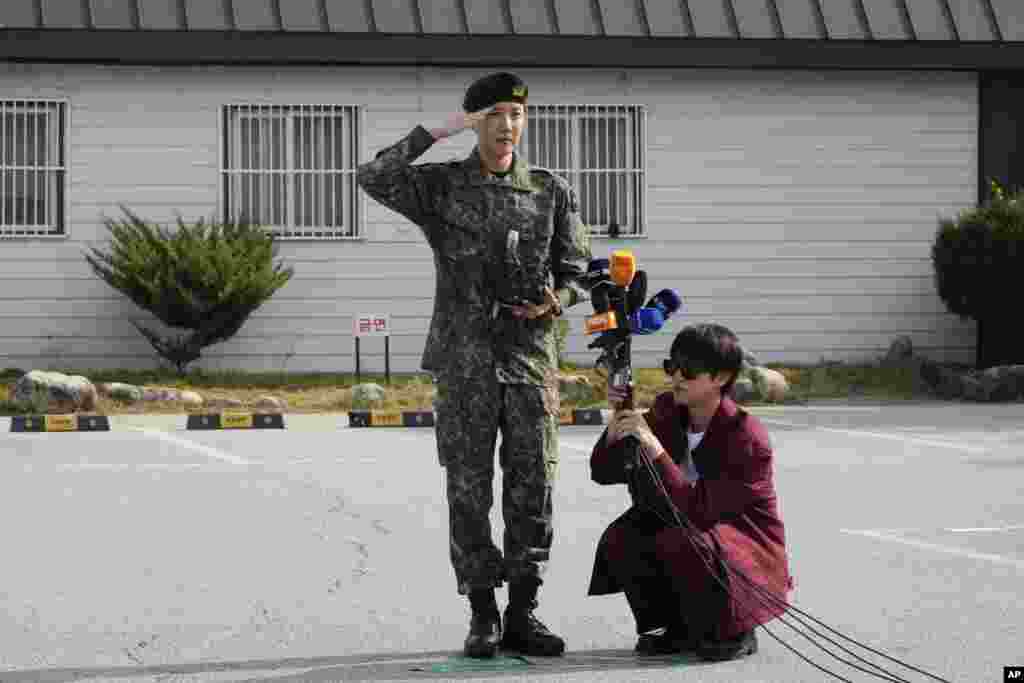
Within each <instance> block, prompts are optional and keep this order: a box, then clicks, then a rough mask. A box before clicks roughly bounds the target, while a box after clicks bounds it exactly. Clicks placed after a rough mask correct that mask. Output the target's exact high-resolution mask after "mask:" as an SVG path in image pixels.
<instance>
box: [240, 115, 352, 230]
mask: <svg viewBox="0 0 1024 683" xmlns="http://www.w3.org/2000/svg"><path fill="white" fill-rule="evenodd" d="M223 116H224V121H223V154H222V156H221V178H222V185H223V187H222V192H223V207H224V210H223V213H224V220H225V221H239V220H244V221H247V222H250V223H256V224H259V225H263V226H266V227H267V229H268V230H270V231H271V232H272V233H273V234H274V235H275V236H276V237H279V238H284V239H334V238H344V237H357V236H358V235H359V226H360V214H361V211H360V206H361V201H362V200H361V197H360V194H359V192H358V188H357V186H356V177H355V173H356V166H357V164H358V161H359V159H358V157H359V148H360V135H361V130H360V128H361V127H360V110H359V108H358V107H355V106H344V105H290V106H280V105H228V106H225V107H224V113H223Z"/></svg>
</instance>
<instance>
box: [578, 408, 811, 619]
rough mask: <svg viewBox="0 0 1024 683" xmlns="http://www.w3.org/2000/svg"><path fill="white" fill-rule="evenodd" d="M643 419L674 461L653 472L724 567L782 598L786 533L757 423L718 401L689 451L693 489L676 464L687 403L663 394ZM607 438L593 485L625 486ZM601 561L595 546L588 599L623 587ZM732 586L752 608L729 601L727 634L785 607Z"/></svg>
mask: <svg viewBox="0 0 1024 683" xmlns="http://www.w3.org/2000/svg"><path fill="white" fill-rule="evenodd" d="M644 417H645V419H646V420H647V423H648V424H649V425H650V426H651V431H653V432H654V435H655V436H657V437H658V440H659V441H660V442H661V444H662V446H663V447H664V448H665V450H666V451H668V453H669V455H670V456H671V457H672V459H673V461H674V462H673V463H666V462H664V460H662V461H659V465H658V467H659V469H660V474H661V477H662V479H663V480H664V482H665V486H666V488H667V489H668V491H669V495H670V496H671V498H672V500H673V502H674V503H675V505H676V507H677V508H678V509H679V511H680V512H681V513H682V514H684V515H686V517H688V518H689V519H690V521H691V522H693V524H694V525H695V526H696V527H697V528H698V529H699V530H700V531H701V532H704V533H703V535H704V536H705V539H706V540H707V541H708V542H709V543H712V544H714V545H717V546H718V547H720V548H721V549H722V553H723V556H724V558H725V560H726V562H728V563H729V564H730V565H731V566H732V567H734V568H736V569H739V570H740V571H742V572H743V573H744V574H745V575H746V576H747V577H749V578H750V579H751V580H753V581H754V582H756V583H757V584H759V585H761V586H763V587H764V588H766V589H768V590H769V591H770V592H771V593H772V594H774V595H775V596H777V597H779V598H781V599H783V600H785V599H786V597H787V594H788V592H789V590H791V589H792V586H793V583H792V579H791V577H790V574H789V562H788V559H787V555H786V541H785V528H784V526H783V523H782V519H781V518H780V516H779V508H778V501H777V498H776V494H775V484H774V482H773V456H772V448H771V444H770V441H769V438H768V433H767V431H766V430H765V428H764V425H763V424H762V423H761V421H760V420H758V419H757V417H756V416H754V415H750V414H748V413H747V412H746V411H744V410H743V409H742V408H740V407H738V406H737V405H736V403H735V402H734V401H733V400H732V399H730V398H729V397H723V398H722V402H721V405H720V406H719V408H718V410H717V412H716V413H715V414H714V416H713V417H712V418H711V422H710V423H709V425H708V428H707V431H706V432H705V434H704V439H703V440H702V441H701V443H700V444H699V445H698V446H697V448H696V449H694V451H693V454H692V457H693V461H694V464H695V465H696V468H697V471H698V472H699V473H700V475H701V477H700V479H698V480H697V481H696V482H695V483H692V484H691V483H690V482H687V481H686V479H685V478H684V477H683V474H682V471H681V469H680V468H679V466H678V465H676V464H675V463H678V462H681V461H682V460H683V458H685V456H686V452H687V450H688V449H689V445H688V443H687V440H686V429H687V426H688V423H689V413H688V410H687V408H686V406H677V405H676V404H675V401H674V400H673V398H672V393H671V392H666V393H663V394H661V395H659V396H658V397H657V398H656V399H655V403H654V406H653V408H652V409H651V410H650V411H648V412H647V413H646V414H645V416H644ZM606 434H607V430H606V431H605V434H602V435H601V438H600V439H599V440H598V442H597V444H595V446H594V450H593V452H592V454H591V457H590V468H591V478H592V479H593V480H594V481H595V482H597V483H598V484H618V483H625V481H626V479H625V475H624V473H623V469H622V463H621V456H620V455H619V451H618V449H616V448H615V447H612V448H610V449H609V448H607V447H606V446H605V435H606ZM634 509H635V508H634ZM661 533H665V532H661ZM669 533H672V530H669ZM659 535H660V534H659ZM675 539H678V542H680V543H686V540H685V538H684V537H682V536H681V535H680V536H676V537H674V538H673V542H675ZM715 541H717V543H715ZM605 562H606V560H605V559H604V558H603V553H602V549H601V547H600V546H599V547H598V557H597V560H596V562H595V565H594V575H593V577H592V578H591V585H590V590H589V594H590V595H605V594H608V593H617V592H619V591H621V590H622V587H621V586H619V585H617V582H616V581H615V580H614V578H613V577H612V576H611V574H610V572H609V571H608V568H607V565H606V564H605ZM692 566H693V565H692V564H690V565H689V567H690V569H684V567H683V566H680V567H678V568H676V567H673V568H672V570H673V571H692ZM736 582H737V579H735V578H734V579H733V580H732V583H733V585H734V588H733V592H734V593H738V594H739V595H740V596H742V597H741V599H743V600H744V602H752V603H754V604H756V605H757V607H756V608H755V609H754V610H753V611H752V612H748V610H747V609H745V608H743V607H741V606H740V605H737V604H731V605H730V608H729V613H730V616H729V617H727V619H731V620H732V623H730V624H725V627H726V628H725V630H726V631H729V632H734V633H735V632H740V631H744V630H747V629H749V628H752V627H753V626H755V625H757V624H762V623H765V622H767V621H770V620H771V619H773V618H774V617H777V616H778V615H779V614H781V613H782V612H783V611H784V609H783V608H782V607H779V606H771V607H769V606H765V605H764V604H763V601H760V600H751V598H752V596H751V595H750V593H749V591H746V590H744V589H743V588H741V587H739V586H736V585H735V584H736Z"/></svg>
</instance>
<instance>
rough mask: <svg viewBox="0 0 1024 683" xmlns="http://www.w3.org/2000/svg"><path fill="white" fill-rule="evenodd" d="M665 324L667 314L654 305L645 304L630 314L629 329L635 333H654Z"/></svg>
mask: <svg viewBox="0 0 1024 683" xmlns="http://www.w3.org/2000/svg"><path fill="white" fill-rule="evenodd" d="M664 325H665V316H664V315H663V314H662V312H661V311H660V310H659V309H657V308H654V307H653V306H645V307H643V308H641V309H639V310H637V311H634V312H633V313H631V314H630V316H629V330H630V332H632V333H633V334H654V333H655V332H657V331H658V330H660V329H661V328H662V327H664Z"/></svg>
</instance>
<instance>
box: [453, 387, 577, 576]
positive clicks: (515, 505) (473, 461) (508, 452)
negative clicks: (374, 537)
mask: <svg viewBox="0 0 1024 683" xmlns="http://www.w3.org/2000/svg"><path fill="white" fill-rule="evenodd" d="M435 413H436V415H437V423H436V424H437V427H436V431H437V448H438V456H439V459H440V462H441V465H442V467H444V468H445V471H446V483H447V496H448V528H449V550H450V557H451V562H452V567H453V568H454V570H455V579H456V583H457V587H458V592H459V593H460V594H462V595H466V594H468V593H469V592H470V590H471V589H474V588H491V587H498V586H501V585H502V582H503V581H514V580H515V579H517V578H519V577H523V576H530V577H535V578H537V579H538V580H542V578H541V577H542V575H543V573H544V566H545V563H546V562H547V561H548V559H549V556H550V551H551V541H552V538H553V531H552V501H551V498H552V490H553V485H554V481H555V473H556V467H557V464H558V386H557V385H555V386H554V387H553V388H545V387H538V386H532V385H527V384H502V383H500V382H498V381H497V379H495V378H493V377H487V378H458V379H452V380H445V379H443V378H438V380H437V403H436V405H435ZM499 431H500V432H501V447H500V450H499V452H498V462H499V463H500V464H501V469H502V492H501V509H502V517H503V518H504V523H505V530H504V543H503V546H504V556H503V555H502V552H501V551H500V550H499V549H498V547H497V546H496V545H495V543H494V540H493V538H492V534H491V521H490V512H491V506H492V504H493V487H494V448H495V444H496V441H497V435H498V432H499Z"/></svg>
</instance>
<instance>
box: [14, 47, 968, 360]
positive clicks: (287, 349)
mask: <svg viewBox="0 0 1024 683" xmlns="http://www.w3.org/2000/svg"><path fill="white" fill-rule="evenodd" d="M482 73H484V71H465V70H445V71H443V70H438V69H390V68H375V69H354V68H352V69H349V68H337V69H328V68H322V69H315V68H295V69H288V70H272V69H263V68H236V69H229V68H195V69H184V68H182V69H147V68H111V67H90V66H68V67H59V66H49V65H47V66H44V65H11V64H6V65H2V66H0V97H3V98H26V97H47V98H51V97H63V98H67V100H68V101H69V116H70V135H69V150H68V159H69V165H70V183H69V187H68V193H69V195H68V207H69V217H70V224H69V226H68V231H69V237H68V238H67V239H64V240H56V241H53V240H51V241H44V240H0V367H4V366H18V367H23V368H29V367H43V366H52V367H74V368H78V369H86V368H100V367H112V366H121V367H151V366H153V365H154V364H155V354H154V353H153V352H152V350H151V349H150V348H149V346H148V345H147V344H146V342H145V341H144V340H143V339H142V338H141V336H140V335H139V334H138V332H136V330H135V329H134V328H133V327H132V326H131V325H130V324H129V320H131V319H138V320H144V321H145V320H149V318H148V316H147V315H146V314H144V313H143V312H141V311H139V310H138V309H136V308H135V306H134V305H133V304H131V303H130V302H127V301H126V300H124V298H123V296H122V295H120V294H119V293H118V292H115V291H113V290H111V289H110V288H109V287H107V285H105V284H104V283H103V282H101V281H100V280H98V279H97V278H95V277H94V276H93V275H92V273H91V271H90V270H89V268H88V265H87V264H86V263H85V261H84V259H83V258H82V252H83V251H84V249H85V248H86V247H87V246H89V245H90V244H102V243H104V242H105V240H106V231H105V229H104V227H103V225H102V218H103V216H110V217H117V216H119V215H120V213H119V210H118V208H117V205H118V203H124V204H126V205H127V206H128V207H129V208H131V209H132V210H133V211H136V212H137V213H140V214H141V215H143V216H144V217H147V218H150V219H153V220H157V221H161V222H167V223H172V222H173V220H174V217H175V215H176V212H178V211H180V212H181V213H182V214H184V216H185V217H186V219H195V218H198V217H199V216H213V215H214V214H215V212H216V209H217V203H218V187H219V185H218V172H217V171H218V150H219V142H218V130H219V128H218V116H219V111H220V107H221V105H223V104H229V103H239V104H244V103H276V104H318V103H330V104H363V105H365V106H366V115H365V123H366V137H365V140H364V144H363V158H364V159H365V158H369V157H370V156H372V155H373V154H374V153H375V152H376V151H377V150H378V149H380V148H381V147H383V146H385V145H387V144H390V143H391V142H393V141H395V140H396V139H398V138H399V137H400V136H402V135H404V134H405V133H406V132H408V131H409V130H410V129H411V128H412V127H413V126H414V125H415V124H416V123H418V122H421V121H429V120H435V121H439V120H442V118H443V117H444V116H445V115H446V114H448V113H450V112H451V111H454V110H456V109H457V108H458V106H459V104H460V102H461V98H462V93H463V90H464V88H465V86H466V85H467V84H468V82H470V81H471V80H472V79H473V78H475V77H477V76H479V75H481V74H482ZM520 73H521V74H522V75H523V76H524V78H525V79H526V80H527V82H528V83H529V84H530V88H531V93H532V99H533V101H534V102H536V103H551V104H554V103H589V104H634V103H636V104H643V105H646V106H647V108H648V112H649V118H648V136H649V137H648V145H647V148H648V178H649V194H648V225H647V237H646V238H645V239H640V240H629V241H626V240H621V241H617V242H610V241H607V240H595V241H594V252H595V255H597V256H607V255H608V253H610V251H611V250H612V249H618V248H629V249H632V250H633V251H634V252H635V253H636V255H637V257H638V259H639V261H640V264H641V267H643V268H645V269H646V270H647V272H648V274H649V277H650V282H651V288H652V291H653V290H654V289H657V288H661V287H673V288H675V289H677V290H678V291H679V292H680V293H681V294H682V296H683V298H684V301H685V306H686V314H685V315H684V316H682V317H679V318H677V319H676V320H675V321H674V322H673V324H672V325H671V326H670V327H669V328H667V329H666V330H665V331H663V332H662V333H661V334H659V335H654V336H651V337H645V338H640V339H638V341H637V343H636V345H635V347H636V349H637V352H636V356H635V358H636V362H637V364H638V365H654V364H656V363H657V362H658V359H659V358H660V357H661V356H662V354H663V352H664V350H665V349H666V348H667V346H668V344H669V343H670V341H671V338H672V336H673V335H674V333H675V332H676V331H678V330H679V329H680V328H681V326H682V325H684V324H686V323H688V322H693V321H698V320H717V321H719V322H721V323H723V324H726V325H728V326H730V327H732V328H733V329H734V330H736V331H737V333H739V335H740V336H741V338H742V339H743V341H745V342H746V344H747V346H748V347H749V348H750V349H751V350H753V351H754V352H755V353H757V354H758V355H759V357H760V358H761V360H762V361H766V362H770V361H790V362H794V361H796V362H814V361H817V360H819V359H820V358H821V357H825V358H827V359H850V360H853V359H860V358H865V357H868V356H871V355H872V354H875V353H878V352H881V351H884V349H885V347H886V346H887V345H888V342H889V341H890V340H891V339H892V338H893V337H894V336H896V335H899V334H908V335H910V337H911V338H912V339H913V341H914V343H915V346H917V347H918V348H920V349H921V350H923V351H924V352H925V353H928V354H929V355H931V356H933V357H936V358H947V359H955V360H969V359H970V357H971V348H972V346H973V342H974V336H973V335H974V330H973V326H972V325H970V324H969V323H963V322H961V321H959V320H958V319H956V318H955V317H954V316H951V315H949V314H948V313H945V311H944V308H943V305H942V303H941V301H940V300H939V299H938V297H937V296H936V294H935V291H934V285H933V281H932V270H931V264H930V261H929V249H930V245H931V240H932V237H933V235H934V232H935V228H936V220H937V218H938V216H940V215H951V214H953V213H955V211H957V210H959V209H961V208H965V207H968V206H970V205H972V203H973V199H974V197H975V196H976V191H977V187H976V185H977V181H976V176H977V171H976V169H977V165H976V164H977V160H976V151H977V150H976V139H977V118H978V112H977V104H976V102H977V97H976V84H975V79H974V77H973V76H972V75H969V74H884V73H877V74H874V73H864V74H859V73H856V74H855V73H840V72H835V73H829V74H813V73H772V72H732V71H702V72H690V71H676V70H664V71H661V70H655V71H638V72H632V73H620V72H617V71H609V72H598V71H586V72H565V71H557V72H544V71H521V72H520ZM473 142H474V137H473V135H472V134H471V133H465V134H463V135H462V136H461V137H459V138H456V139H455V140H450V141H447V142H446V143H444V144H442V145H438V146H437V147H435V148H434V149H432V150H431V151H430V152H429V153H428V154H427V155H425V156H424V157H423V159H422V160H423V161H440V160H446V159H450V158H455V157H460V156H463V155H465V154H466V153H468V152H469V151H470V149H471V148H472V144H473ZM365 215H366V230H365V234H366V239H365V240H361V241H350V242H314V241H309V242H285V243H282V244H281V249H280V254H281V256H282V257H283V258H284V259H285V260H286V261H287V262H289V263H290V264H292V265H294V266H295V269H296V275H295V278H294V279H293V280H292V282H290V283H289V284H288V285H287V286H286V287H285V288H284V289H283V290H281V291H280V292H279V293H278V294H277V295H276V296H275V297H274V298H273V299H271V300H270V302H269V303H267V304H266V305H265V306H264V307H263V308H261V309H260V310H258V311H257V312H256V314H255V315H254V316H253V317H252V318H251V319H250V321H249V322H248V323H247V324H246V326H245V327H244V328H243V329H242V331H241V332H240V334H239V335H238V336H237V337H236V338H234V339H232V340H231V341H229V342H226V343H224V344H221V345H218V346H214V347H211V348H209V349H208V350H207V351H206V353H205V355H204V360H203V362H202V365H203V366H204V367H208V368H218V367H219V368H224V367H231V368H246V369H260V370H263V369H265V370H288V371H300V370H314V371H349V370H351V369H353V367H354V356H353V340H352V337H351V328H352V316H353V314H356V313H360V312H378V311H379V312H390V313H391V315H392V321H393V325H394V328H395V335H394V336H393V337H392V340H391V352H392V369H393V370H394V371H399V372H400V371H411V370H416V369H417V368H418V366H419V357H420V352H421V350H422V345H423V338H424V334H425V331H426V328H427V324H428V321H429V315H430V310H431V300H432V296H433V286H434V285H433V265H432V260H431V257H430V253H429V250H428V249H427V248H426V246H425V243H424V241H423V239H422V237H421V236H420V233H419V231H418V230H417V229H416V228H415V227H414V226H412V225H410V224H409V223H408V222H407V221H405V220H404V219H403V218H401V217H399V216H398V215H397V214H394V213H392V212H390V211H388V210H386V209H384V208H382V207H380V206H379V205H378V204H376V203H375V202H373V201H372V200H367V201H366V214H365ZM589 312H590V311H589V307H588V306H580V307H577V308H576V309H574V310H572V311H571V313H570V316H569V317H570V321H571V323H572V327H573V334H572V337H571V339H570V352H571V358H572V359H573V360H576V361H578V362H581V363H589V362H591V361H592V360H593V358H594V354H593V352H590V351H587V350H586V348H585V346H586V343H587V342H588V341H589V340H588V339H586V338H584V337H583V336H582V335H581V334H580V329H581V328H582V318H583V316H585V315H586V314H588V313H589ZM363 367H364V369H365V370H382V369H383V340H379V339H371V340H367V341H366V343H364V344H363Z"/></svg>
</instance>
